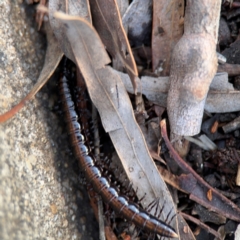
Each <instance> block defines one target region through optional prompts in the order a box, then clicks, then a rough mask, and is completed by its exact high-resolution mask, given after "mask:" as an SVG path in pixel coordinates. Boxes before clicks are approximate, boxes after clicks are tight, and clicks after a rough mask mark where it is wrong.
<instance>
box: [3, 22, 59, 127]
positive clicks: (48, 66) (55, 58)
mask: <svg viewBox="0 0 240 240" xmlns="http://www.w3.org/2000/svg"><path fill="white" fill-rule="evenodd" d="M45 26H46V33H47V41H48V47H47V52H46V56H45V61H44V66H43V69H42V71H41V73H40V76H39V77H38V80H37V83H36V84H35V86H34V87H33V88H32V90H31V91H30V93H29V94H28V95H27V96H26V97H25V98H24V99H22V100H21V102H20V103H18V104H17V105H16V106H14V107H13V108H12V109H11V110H9V111H8V112H6V113H4V114H2V115H0V123H1V122H5V121H7V120H8V119H10V118H11V117H13V116H14V115H15V114H16V113H17V112H19V111H20V110H21V109H22V108H23V107H24V106H25V105H26V103H27V102H28V101H29V100H31V99H33V98H34V96H35V95H36V93H37V92H38V91H39V90H40V89H41V88H42V87H43V86H44V85H45V83H46V82H47V81H48V79H49V78H50V77H51V76H52V74H53V73H54V72H55V70H56V68H57V66H58V64H59V62H60V60H61V59H62V56H63V53H62V51H61V49H60V48H59V47H58V45H57V44H56V38H55V37H54V35H53V33H52V30H51V29H50V26H49V24H48V23H46V24H45Z"/></svg>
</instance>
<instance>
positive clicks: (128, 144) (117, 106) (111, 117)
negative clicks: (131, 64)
mask: <svg viewBox="0 0 240 240" xmlns="http://www.w3.org/2000/svg"><path fill="white" fill-rule="evenodd" d="M55 16H56V17H58V18H59V19H60V20H61V21H62V22H63V25H64V26H65V33H66V35H67V36H68V39H69V42H70V43H71V47H72V49H73V52H74V55H75V59H76V62H77V65H78V67H79V68H80V70H81V71H82V74H83V76H84V78H85V80H86V84H87V87H88V91H89V94H90V97H91V99H92V101H93V103H94V104H95V106H96V107H97V109H98V111H99V113H100V116H101V119H102V123H103V126H104V128H105V130H106V132H108V133H109V135H110V137H111V139H112V142H113V144H114V147H115V149H116V151H117V153H118V156H119V157H120V159H121V161H122V165H123V166H124V169H125V171H126V173H127V175H128V177H129V179H130V181H131V182H132V184H133V187H134V189H137V188H138V191H137V195H138V196H139V197H142V196H143V195H145V193H146V194H147V195H146V198H144V202H143V205H144V206H145V207H146V206H147V205H148V204H150V203H151V202H152V201H153V199H156V198H159V199H160V201H161V202H160V205H161V206H162V205H163V204H165V205H164V209H163V213H162V214H161V219H162V220H164V219H166V217H167V215H168V214H169V213H170V215H169V219H171V218H172V217H173V216H174V214H175V211H173V209H174V204H173V202H172V199H171V196H170V194H169V191H168V189H167V187H166V185H165V183H164V182H163V180H162V179H161V177H160V175H159V174H158V171H157V169H156V166H155V164H154V163H153V160H152V159H151V157H150V154H149V152H148V150H147V146H146V143H145V141H144V138H143V135H142V133H141V131H140V129H139V127H138V125H137V123H136V121H135V118H134V114H133V110H132V106H131V102H130V100H129V97H128V94H127V92H126V90H125V88H124V85H123V83H122V82H121V79H120V78H119V76H118V74H116V72H115V71H114V70H113V69H112V68H110V67H108V66H106V65H107V64H108V63H109V58H108V55H107V53H106V52H105V49H104V46H103V45H102V43H101V41H100V39H99V37H98V35H97V33H96V32H95V31H94V29H93V28H92V27H91V25H90V24H88V23H87V22H86V21H85V20H84V19H82V18H76V17H70V16H66V15H64V14H60V13H56V14H55ZM152 211H153V210H152ZM171 211H172V212H171ZM153 213H154V211H153ZM171 225H172V226H173V227H174V228H175V229H177V227H176V221H175V220H173V221H172V222H171Z"/></svg>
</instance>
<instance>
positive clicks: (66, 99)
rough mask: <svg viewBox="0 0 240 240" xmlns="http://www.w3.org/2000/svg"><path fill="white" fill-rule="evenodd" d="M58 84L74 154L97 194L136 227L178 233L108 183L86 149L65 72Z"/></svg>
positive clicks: (172, 235)
mask: <svg viewBox="0 0 240 240" xmlns="http://www.w3.org/2000/svg"><path fill="white" fill-rule="evenodd" d="M59 86H60V94H61V101H62V106H63V112H64V114H65V121H66V123H67V125H68V130H69V135H70V139H71V142H72V145H73V148H74V152H75V155H76V157H77V159H78V161H79V164H80V167H81V169H82V170H83V171H84V173H85V177H86V179H87V181H88V182H89V183H90V184H91V185H92V187H93V189H94V191H96V192H97V193H98V194H100V195H101V197H102V199H103V201H104V202H105V203H106V204H109V205H110V206H111V208H112V209H113V210H114V211H115V212H116V213H118V214H121V215H122V216H123V217H124V218H125V219H127V220H128V221H130V222H133V223H134V224H135V225H136V226H137V227H139V228H141V229H143V230H146V231H147V232H149V233H153V234H159V235H161V236H165V237H169V238H177V237H178V235H177V233H176V232H175V230H174V229H173V228H172V227H171V226H169V225H167V224H166V223H164V222H163V221H160V220H159V219H157V218H156V217H154V216H152V215H150V214H149V213H148V212H146V211H144V210H141V209H139V208H138V207H137V206H136V205H134V204H133V203H130V202H128V201H127V199H126V198H125V197H123V196H120V195H119V193H118V192H117V190H116V189H115V188H113V187H112V186H111V184H110V183H109V182H108V180H107V178H105V177H104V176H102V173H101V170H100V169H99V168H98V167H97V166H96V161H95V158H94V157H93V156H92V155H91V154H90V153H89V150H88V147H87V146H86V145H85V143H84V139H85V138H84V135H83V134H82V132H81V125H80V123H79V122H78V116H77V113H76V110H75V105H74V102H73V99H72V97H71V93H70V90H69V87H68V81H67V78H66V76H63V77H62V78H61V80H60V84H59Z"/></svg>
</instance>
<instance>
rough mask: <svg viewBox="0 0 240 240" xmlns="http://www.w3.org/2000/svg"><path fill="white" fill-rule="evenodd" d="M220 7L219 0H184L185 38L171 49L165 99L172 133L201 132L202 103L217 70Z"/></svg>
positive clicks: (183, 134) (191, 133) (188, 133)
mask: <svg viewBox="0 0 240 240" xmlns="http://www.w3.org/2000/svg"><path fill="white" fill-rule="evenodd" d="M220 6H221V0H211V1H209V0H201V1H199V0H198V1H196V0H187V5H186V11H185V19H184V35H183V36H182V38H181V39H180V40H179V42H178V43H177V44H176V46H175V48H174V50H173V56H172V62H171V70H170V89H169V94H168V100H167V101H168V103H167V109H168V115H169V121H170V126H171V131H172V132H173V133H174V134H177V135H181V136H192V135H195V134H197V133H199V132H200V128H201V122H202V116H203V110H204V104H205V100H206V97H207V93H208V90H209V86H210V83H211V81H212V79H213V77H214V75H215V73H216V71H217V55H216V43H217V36H218V26H219V15H220Z"/></svg>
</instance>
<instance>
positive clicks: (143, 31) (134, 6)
mask: <svg viewBox="0 0 240 240" xmlns="http://www.w3.org/2000/svg"><path fill="white" fill-rule="evenodd" d="M122 21H123V26H124V29H125V30H126V32H127V35H128V39H129V41H130V43H131V44H132V45H134V46H141V45H143V44H144V43H148V42H150V38H151V24H152V0H134V1H132V3H131V4H130V6H129V7H128V9H127V11H126V13H125V14H124V16H123V20H122Z"/></svg>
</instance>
